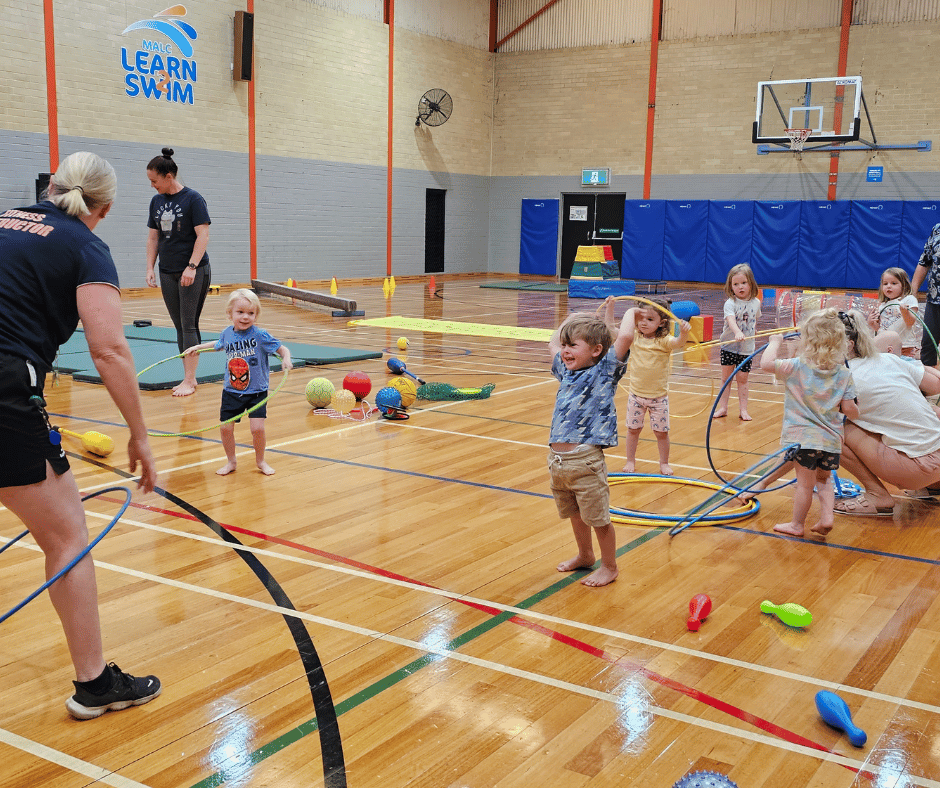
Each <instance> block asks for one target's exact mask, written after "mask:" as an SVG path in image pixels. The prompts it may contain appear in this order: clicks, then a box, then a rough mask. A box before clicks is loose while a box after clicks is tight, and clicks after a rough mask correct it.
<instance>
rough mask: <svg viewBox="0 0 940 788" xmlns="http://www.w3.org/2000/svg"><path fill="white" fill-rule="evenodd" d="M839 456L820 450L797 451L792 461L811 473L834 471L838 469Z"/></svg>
mask: <svg viewBox="0 0 940 788" xmlns="http://www.w3.org/2000/svg"><path fill="white" fill-rule="evenodd" d="M840 456H841V455H840V454H835V453H833V452H831V451H823V450H822V449H799V450H798V451H797V453H796V457H794V459H795V460H796V461H797V462H798V463H799V464H800V465H802V466H803V467H804V468H808V469H809V470H811V471H815V470H817V469H818V470H820V471H835V470H838V468H839V457H840Z"/></svg>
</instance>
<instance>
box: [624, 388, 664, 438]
mask: <svg viewBox="0 0 940 788" xmlns="http://www.w3.org/2000/svg"><path fill="white" fill-rule="evenodd" d="M646 411H649V412H650V427H652V428H653V432H669V395H668V394H667V395H666V396H664V397H656V398H654V399H650V398H649V397H639V396H637V395H636V394H633V393H632V392H631V393H630V395H629V396H628V397H627V429H629V430H642V429H643V418H644V417H643V414H644V413H646Z"/></svg>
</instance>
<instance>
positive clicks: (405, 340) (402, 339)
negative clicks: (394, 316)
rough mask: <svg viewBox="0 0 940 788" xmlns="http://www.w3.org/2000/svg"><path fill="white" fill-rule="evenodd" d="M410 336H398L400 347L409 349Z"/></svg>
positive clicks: (400, 348)
mask: <svg viewBox="0 0 940 788" xmlns="http://www.w3.org/2000/svg"><path fill="white" fill-rule="evenodd" d="M408 344H409V343H408V337H398V349H399V350H407V349H408Z"/></svg>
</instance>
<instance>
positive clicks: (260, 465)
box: [258, 460, 274, 476]
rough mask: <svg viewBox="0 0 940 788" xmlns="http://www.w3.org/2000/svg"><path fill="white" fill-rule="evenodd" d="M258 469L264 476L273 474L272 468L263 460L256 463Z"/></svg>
mask: <svg viewBox="0 0 940 788" xmlns="http://www.w3.org/2000/svg"><path fill="white" fill-rule="evenodd" d="M258 470H259V471H261V473H263V474H264V475H265V476H274V468H272V467H271V466H270V465H268V464H267V463H266V462H265V461H264V460H262V461H261V462H259V463H258Z"/></svg>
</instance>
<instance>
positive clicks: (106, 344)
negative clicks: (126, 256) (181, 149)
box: [0, 153, 160, 720]
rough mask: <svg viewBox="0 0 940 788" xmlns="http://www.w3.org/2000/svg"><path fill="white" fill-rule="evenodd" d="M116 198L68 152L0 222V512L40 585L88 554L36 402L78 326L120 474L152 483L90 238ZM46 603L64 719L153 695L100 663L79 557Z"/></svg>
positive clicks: (101, 165)
mask: <svg viewBox="0 0 940 788" xmlns="http://www.w3.org/2000/svg"><path fill="white" fill-rule="evenodd" d="M116 189H117V181H116V178H115V175H114V169H113V168H112V167H111V165H110V164H109V163H108V162H106V161H105V160H104V159H102V158H100V157H98V156H96V155H95V154H93V153H73V154H72V155H71V156H69V157H67V158H66V159H65V160H64V161H63V162H62V164H61V165H60V166H59V169H58V171H57V172H56V173H55V175H53V176H52V179H51V180H50V183H49V189H48V192H47V195H48V196H47V199H46V200H45V201H43V202H40V203H39V204H37V205H33V206H32V207H29V208H22V209H17V210H9V211H0V445H2V446H3V448H4V450H3V452H0V503H2V504H3V505H4V506H5V507H7V509H9V510H10V511H11V512H13V513H14V514H15V515H16V516H17V517H19V518H20V520H22V521H23V523H24V525H26V527H27V528H28V529H29V531H30V533H31V534H32V535H33V538H34V539H35V540H36V543H37V544H38V545H39V547H40V548H41V549H42V551H43V553H44V554H45V570H46V578H47V579H48V578H51V577H52V576H54V575H55V574H56V573H58V572H59V571H60V570H61V569H63V568H64V567H65V566H67V565H68V564H69V563H70V562H71V561H72V560H73V559H74V558H75V557H76V556H78V555H79V553H81V552H82V550H84V549H85V548H86V547H87V546H88V529H87V527H86V525H85V510H84V508H83V506H82V501H81V497H80V496H79V492H78V487H77V485H76V483H75V478H74V477H73V475H72V472H71V471H70V470H69V463H68V460H67V459H66V456H65V453H64V452H63V451H62V450H61V448H60V447H59V446H58V445H53V443H52V442H51V441H50V431H49V425H48V417H47V415H46V412H45V407H44V405H45V403H44V401H43V400H42V393H43V385H44V382H45V377H46V374H47V373H48V372H51V371H52V369H53V363H54V361H55V356H56V352H57V351H58V349H59V346H60V345H61V344H62V343H64V342H65V341H66V340H67V339H68V338H69V337H70V336H71V335H72V334H73V333H74V331H75V329H76V327H77V326H78V321H79V319H81V321H82V327H83V329H84V331H85V338H86V339H87V341H88V347H89V350H90V351H91V357H92V359H93V361H94V363H95V368H96V369H97V370H98V372H99V374H100V375H101V380H102V381H103V383H104V385H105V386H106V387H107V390H108V394H109V395H110V396H111V399H112V400H114V403H115V405H117V407H118V409H119V410H120V411H121V415H122V416H123V417H124V420H125V421H126V422H127V425H128V427H129V428H130V438H129V439H128V442H127V454H128V458H129V460H130V469H131V471H132V472H134V471H136V469H137V466H138V464H139V465H140V468H141V473H140V479H139V480H138V483H137V486H138V488H139V489H142V490H143V491H144V492H150V491H151V490H153V486H154V483H155V482H156V478H157V472H156V468H155V466H154V461H153V455H152V454H151V452H150V446H149V444H148V442H147V428H146V426H145V425H144V419H143V413H142V411H141V405H140V396H139V394H138V388H137V376H136V374H135V371H134V359H133V356H132V355H131V352H130V349H129V348H128V345H127V340H126V339H125V338H124V329H123V326H122V319H121V292H120V290H119V289H118V276H117V270H116V269H115V267H114V261H113V260H112V259H111V253H110V251H109V250H108V247H107V245H106V244H105V243H104V242H103V241H101V240H100V239H99V238H98V237H97V236H95V234H94V233H93V232H92V231H93V230H94V229H95V227H96V226H97V224H98V222H100V221H101V220H102V219H104V217H105V216H107V215H108V211H110V210H111V205H112V203H113V201H114V195H115V191H116ZM49 597H50V599H51V600H52V604H53V606H54V607H55V610H56V613H57V614H58V616H59V620H60V621H61V622H62V628H63V630H64V631H65V639H66V641H67V643H68V647H69V654H70V655H71V658H72V664H73V665H74V667H75V675H76V679H77V680H76V681H75V682H74V684H75V694H74V695H72V696H71V697H70V698H69V699H68V700H67V701H66V707H67V708H68V710H69V712H70V713H71V714H72V715H73V716H74V717H77V718H78V719H83V720H84V719H91V718H93V717H98V716H100V715H102V714H104V713H105V712H106V711H108V710H109V709H115V710H117V709H124V708H127V707H128V706H132V705H134V706H136V705H140V704H141V703H146V702H147V701H149V700H152V699H153V698H155V697H156V696H157V695H159V694H160V681H159V680H158V679H157V678H156V677H155V676H146V677H144V678H135V677H134V676H131V675H130V674H128V673H125V672H123V671H122V670H120V668H118V667H117V665H115V664H114V663H113V662H112V663H111V664H110V665H106V664H105V661H104V656H103V653H102V645H101V624H100V621H99V617H98V587H97V583H96V581H95V565H94V562H93V561H92V558H91V555H90V554H88V555H86V556H85V557H84V558H83V559H82V560H81V561H79V562H78V563H77V564H76V565H75V566H74V568H72V569H71V570H70V571H69V572H67V573H66V574H65V575H64V576H63V577H62V578H61V579H60V580H58V581H57V582H55V583H54V584H53V585H52V586H50V587H49Z"/></svg>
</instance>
